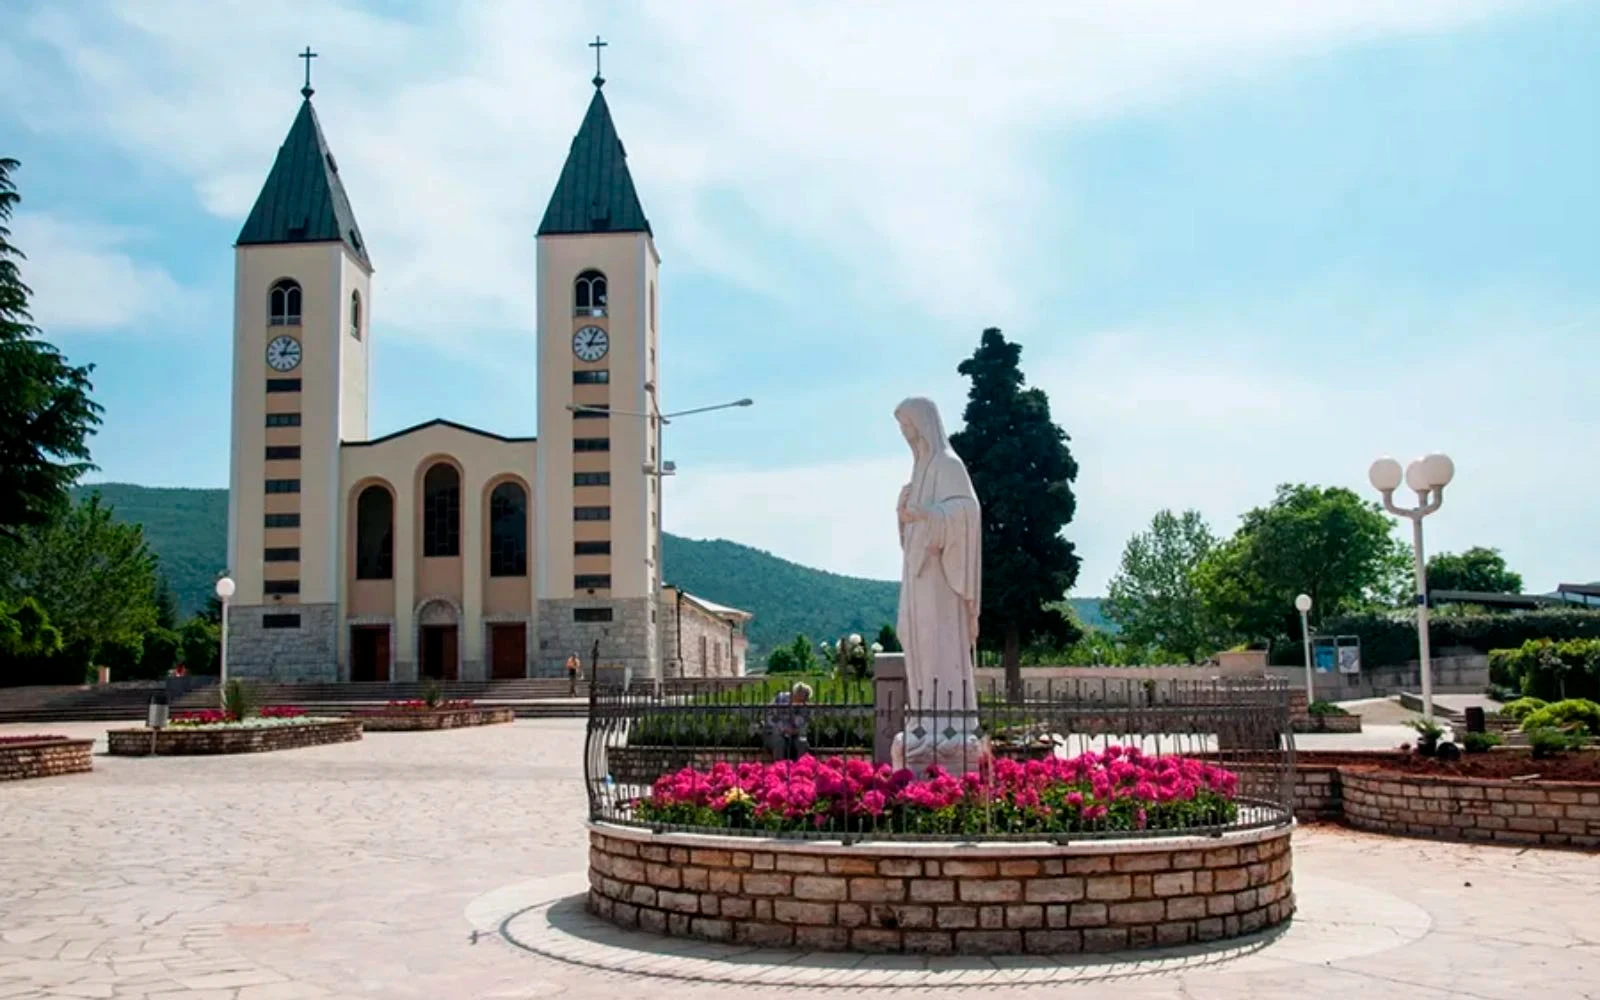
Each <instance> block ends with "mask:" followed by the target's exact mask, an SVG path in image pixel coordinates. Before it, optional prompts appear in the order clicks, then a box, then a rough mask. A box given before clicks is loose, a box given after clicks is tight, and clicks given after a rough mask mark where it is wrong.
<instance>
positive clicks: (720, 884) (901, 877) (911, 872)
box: [589, 824, 1294, 954]
mask: <svg viewBox="0 0 1600 1000" xmlns="http://www.w3.org/2000/svg"><path fill="white" fill-rule="evenodd" d="M1289 834H1290V831H1289V830H1288V829H1287V828H1280V829H1275V830H1267V831H1252V832H1249V833H1242V834H1232V835H1228V836H1225V837H1221V838H1187V837H1183V838H1170V839H1160V840H1148V841H1121V842H1118V843H1114V844H1113V843H1084V844H1074V845H1067V846H1054V845H1046V844H985V845H973V844H961V845H957V844H927V843H871V844H862V845H852V846H845V845H842V844H838V843H818V842H806V841H783V840H766V839H753V838H745V837H714V836H700V835H686V834H663V835H655V834H651V833H649V832H648V831H644V830H638V829H632V828H627V827H619V826H611V825H607V824H592V825H591V829H590V837H589V845H590V846H589V865H590V868H589V884H590V890H589V908H590V910H591V911H592V912H594V913H595V914H596V915H598V916H600V917H601V918H603V919H606V920H609V921H611V922H613V923H616V924H618V925H620V926H623V927H630V928H633V927H637V928H641V929H643V930H648V931H653V932H656V933H660V934H666V935H669V936H673V937H693V938H701V939H705V940H710V941H731V942H735V943H739V944H747V945H752V946H756V947H773V948H801V949H806V950H822V951H870V952H906V953H921V954H1024V953H1033V954H1073V953H1078V952H1106V951H1123V950H1127V949H1135V948H1150V947H1159V946H1167V945H1181V944H1186V943H1190V942H1197V941H1217V940H1222V939H1225V938H1232V937H1238V936H1240V935H1244V934H1250V933H1253V932H1255V931H1259V930H1263V929H1265V928H1267V927H1272V926H1275V925H1277V924H1280V923H1283V922H1284V921H1286V920H1288V919H1289V918H1290V917H1291V916H1292V915H1293V913H1294V895H1293V891H1292V874H1291V860H1290V848H1289Z"/></svg>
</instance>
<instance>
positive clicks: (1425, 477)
mask: <svg viewBox="0 0 1600 1000" xmlns="http://www.w3.org/2000/svg"><path fill="white" fill-rule="evenodd" d="M1455 474H1456V466H1455V463H1454V462H1452V461H1450V456H1448V455H1444V454H1440V453H1439V452H1434V453H1433V454H1431V455H1428V456H1426V457H1424V458H1419V459H1415V460H1414V461H1412V463H1411V464H1410V465H1408V466H1406V469H1405V474H1404V480H1405V484H1406V485H1407V486H1409V487H1411V489H1412V491H1413V492H1414V493H1416V495H1417V505H1416V506H1415V507H1400V506H1398V505H1396V504H1395V502H1394V491H1395V490H1397V489H1399V488H1400V482H1401V478H1402V476H1401V472H1400V463H1399V462H1396V461H1395V460H1394V459H1392V458H1389V457H1387V456H1385V457H1383V458H1380V459H1378V460H1377V461H1376V462H1373V463H1372V468H1371V469H1369V470H1367V479H1369V480H1370V481H1371V482H1372V486H1373V488H1374V489H1376V490H1377V491H1378V492H1379V493H1381V494H1383V509H1384V510H1387V511H1388V512H1389V513H1391V514H1394V515H1396V516H1397V517H1408V518H1410V519H1411V550H1412V553H1411V554H1412V557H1413V559H1414V561H1415V564H1416V565H1415V570H1416V577H1417V593H1416V597H1415V598H1413V599H1414V600H1415V601H1416V603H1417V659H1418V664H1419V666H1420V667H1421V668H1422V715H1423V717H1424V718H1426V719H1429V720H1431V719H1432V718H1433V663H1432V659H1431V657H1430V651H1429V649H1428V570H1427V563H1426V560H1425V559H1424V558H1423V549H1422V519H1423V518H1425V517H1427V516H1428V515H1429V514H1432V513H1433V512H1434V511H1436V510H1438V509H1439V505H1440V504H1442V503H1444V488H1445V487H1446V486H1449V485H1450V480H1452V479H1454V478H1455Z"/></svg>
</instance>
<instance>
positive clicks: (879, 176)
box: [0, 0, 1513, 349]
mask: <svg viewBox="0 0 1600 1000" xmlns="http://www.w3.org/2000/svg"><path fill="white" fill-rule="evenodd" d="M1509 6H1513V4H1512V2H1511V0H1419V2H1412V3H1408V4H1393V3H1390V2H1388V0H1352V2H1345V3H1339V4H1328V3H1321V2H1298V3H1289V4H1285V3H1282V2H1281V0H1231V2H1224V3H1211V4H1195V3H1191V2H1188V0H1146V2H1127V0H1098V2H1093V3H1077V4H1071V5H1064V4H1058V3H1048V2H1020V0H1019V2H1011V3H992V4H988V5H985V6H984V7H983V8H982V9H981V10H980V9H979V8H978V7H975V6H973V5H971V4H967V3H964V2H955V0H949V2H943V3H915V4H912V3H909V2H900V3H885V4H869V5H862V4H847V3H833V4H822V5H815V4H808V5H804V6H801V7H792V6H784V5H776V4H749V3H738V2H733V0H703V2H698V3H694V4H684V3H679V2H675V0H674V2H666V0H662V2H645V3H639V4H634V5H628V6H626V7H624V8H623V10H622V11H621V13H625V14H626V17H622V16H618V14H619V12H618V11H616V10H615V9H613V8H610V7H605V8H599V9H593V10H584V9H581V8H577V7H575V6H573V5H565V4H563V5H551V4H538V5H533V4H526V3H522V2H519V0H493V2H489V0H485V2H482V3H478V4H474V5H471V6H470V7H466V8H461V11H462V12H461V13H460V14H459V16H458V17H456V18H455V19H454V20H442V21H441V20H431V19H413V20H407V19H406V18H404V17H400V16H385V15H384V14H380V13H374V12H372V11H368V10H363V9H361V8H360V7H358V6H355V5H353V4H351V3H347V2H341V0H302V2H298V3H278V4H255V3H249V4H246V3H234V4H224V3H215V2H201V0H187V2H178V0H174V2H169V3H162V4H157V3H154V2H152V0H139V2H134V0H113V2H110V3H107V4H103V5H96V6H93V7H88V6H82V7H79V6H74V7H62V6H59V5H52V6H47V7H45V8H43V9H42V10H41V11H40V12H39V13H38V14H37V15H36V16H35V17H33V18H32V19H31V21H30V22H29V23H28V24H27V25H26V26H25V27H24V28H23V29H22V30H21V31H19V32H18V33H17V35H16V37H17V38H18V39H26V40H27V41H28V42H30V43H32V45H31V47H30V48H29V49H26V50H22V49H20V48H19V49H18V50H16V51H11V52H3V53H0V54H3V56H4V58H0V69H3V70H4V71H5V72H6V73H7V74H13V75H16V76H21V75H22V74H24V73H26V74H28V75H29V76H30V77H32V78H34V79H43V80H49V81H50V84H49V85H47V86H28V87H23V86H20V85H19V84H18V83H15V82H13V85H12V86H10V87H8V88H7V90H8V92H9V93H12V94H15V95H21V96H20V99H19V103H18V108H19V113H20V114H21V116H22V118H23V120H24V121H25V122H28V123H29V124H31V125H32V126H33V127H35V128H38V129H40V130H47V131H55V132H66V133H77V134H81V133H84V132H90V133H95V134H98V135H103V136H105V137H107V138H109V139H110V140H111V141H113V142H115V143H118V144H120V145H121V146H122V147H123V148H124V149H125V150H127V152H128V153H129V155H130V157H134V158H137V159H138V160H139V161H140V162H153V163H155V164H158V165H159V166H161V167H163V168H165V169H171V170H176V171H178V172H180V173H181V174H182V175H184V176H186V177H188V178H189V179H190V181H191V182H192V184H193V185H194V187H195V190H196V191H197V193H198V196H199V198H200V200H201V201H202V202H203V204H204V205H205V206H206V207H207V208H208V209H209V210H210V211H212V212H214V213H216V214H217V215H219V216H222V217H225V218H228V219H230V220H237V219H240V218H242V217H243V215H244V214H245V212H246V211H247V210H248V207H249V202H250V200H251V198H253V196H254V194H255V192H256V190H258V188H259V185H260V183H261V181H262V179H263V178H264V177H265V174H266V170H267V167H268V166H269V165H270V163H271V159H272V155H273V152H274V150H275V149H276V146H277V144H278V142H279V141H280V140H281V138H282V135H283V134H284V132H285V131H286V130H287V127H288V123H289V120H290V117H291V115H292V113H293V102H294V99H295V98H294V94H293V87H292V85H293V83H294V80H295V77H294V64H293V63H292V62H290V61H289V57H288V53H290V52H293V51H295V50H296V49H298V48H299V46H301V45H302V44H304V42H305V40H306V36H307V34H308V33H309V34H313V35H315V36H316V37H318V38H320V39H322V40H323V42H322V44H321V45H320V46H318V48H319V50H320V51H321V52H322V58H321V59H320V60H319V61H318V63H317V65H316V67H315V71H316V72H315V76H316V82H317V84H318V90H319V97H318V106H319V110H320V112H321V114H322V117H323V120H324V123H325V125H326V127H327V129H328V132H329V135H330V141H331V142H332V144H333V146H334V149H335V150H336V152H337V153H338V155H339V157H340V161H341V166H342V171H343V173H344V176H345V178H346V181H347V183H348V185H349V186H350V188H351V193H352V199H353V201H354V203H355V206H356V210H357V213H358V217H359V218H360V219H361V221H362V226H363V228H364V230H365V231H366V233H367V236H368V242H369V245H370V246H372V248H373V253H374V255H375V258H376V262H377V265H378V267H379V270H380V281H381V282H382V284H383V288H384V301H385V303H386V309H387V310H388V311H387V321H388V322H393V323H394V324H395V325H396V326H397V327H398V328H399V329H400V330H401V331H402V332H403V333H404V334H406V335H409V336H424V337H432V338H434V339H443V338H445V337H454V336H456V335H458V333H459V331H460V330H461V329H462V328H463V327H469V328H473V329H475V330H481V331H484V332H487V333H489V334H491V335H492V334H494V333H497V332H498V333H499V334H500V335H501V336H509V335H510V333H511V331H513V330H518V329H526V328H527V327H528V326H529V325H530V324H531V317H532V306H533V290H532V287H531V282H530V281H529V279H528V276H529V275H530V274H531V263H532V253H533V242H532V238H531V237H532V231H533V229H534V228H535V226H536V225H537V220H538V218H539V214H540V213H541V211H542V208H543V205H544V201H545V199H546V198H547V197H548V194H549V191H550V189H551V188H552V187H553V184H554V180H555V174H556V171H557V170H558V169H559V164H560V162H561V159H562V158H563V156H564V154H565V151H566V147H567V143H568V141H569V139H570V137H571V135H572V132H573V130H574V129H575V128H576V126H577V123H578V121H579V118H580V116H581V113H582V107H583V103H584V101H586V100H587V95H586V90H587V85H586V83H585V81H586V80H587V78H588V76H589V74H590V72H591V71H590V69H589V68H588V63H587V58H588V56H589V53H588V52H587V51H586V50H584V49H582V47H581V46H580V45H578V44H577V42H578V40H579V39H581V38H583V37H585V35H586V33H588V32H590V31H592V30H593V28H594V27H595V26H596V25H601V26H608V27H612V28H614V29H615V34H614V37H613V38H612V47H611V48H609V49H608V55H609V57H610V58H609V65H610V67H611V68H610V69H609V70H608V71H607V72H608V75H609V76H610V77H611V78H612V81H613V82H612V84H611V85H610V88H609V91H608V93H609V95H610V98H611V101H612V104H613V109H614V111H615V113H616V115H617V117H618V119H619V127H620V129H621V131H622V134H623V136H624V139H625V141H626V143H627V146H628V150H629V153H630V159H631V160H632V162H633V163H634V165H635V172H636V179H637V180H638V182H639V184H640V186H641V187H642V189H643V194H644V197H645V199H646V203H647V208H648V209H649V210H650V211H651V212H652V213H654V221H655V223H656V228H657V231H658V233H659V234H660V235H661V240H662V243H663V244H664V248H665V251H666V252H667V254H668V255H669V257H672V258H673V259H674V264H675V265H676V264H677V263H678V262H679V261H682V262H683V263H684V264H687V265H688V267H689V268H697V269H701V270H706V271H710V272H712V273H716V274H718V275H719V276H722V277H724V278H729V279H732V280H734V281H737V282H741V283H744V284H747V285H750V286H752V287H753V288H755V289H757V290H761V291H765V292H769V293H771V292H773V291H775V290H776V289H779V288H782V287H784V283H782V282H780V281H778V280H777V278H776V277H775V276H776V275H778V274H780V273H783V271H784V268H785V265H786V261H784V260H774V259H772V257H771V252H772V251H771V250H770V249H769V248H768V243H767V241H766V240H764V239H763V236H769V235H773V234H777V235H781V236H783V237H785V238H786V240H787V241H789V242H790V245H791V247H792V245H794V244H795V243H796V242H797V243H798V245H800V246H804V247H806V248H808V249H810V250H813V251H815V252H818V253H820V254H823V255H825V256H826V257H827V258H829V259H832V260H834V261H835V262H836V263H838V264H839V265H841V266H843V267H844V268H846V269H848V270H849V271H851V272H853V273H859V274H871V275H872V276H873V280H874V281H875V282H883V283H884V285H885V286H886V288H887V289H888V292H889V294H891V295H892V296H894V297H896V298H898V299H899V300H900V301H902V302H904V303H908V304H911V305H913V306H914V307H915V308H917V309H920V310H923V311H925V312H927V313H929V314H931V315H932V316H934V317H937V318H939V319H942V320H949V321H953V322H959V323H962V324H964V325H971V324H972V323H975V322H977V321H978V319H979V318H981V317H983V316H986V315H992V314H993V310H995V309H996V308H997V307H1000V306H1004V305H1006V304H1007V303H1009V302H1010V301H1012V297H1011V295H1010V294H1009V292H1010V290H1011V289H1012V288H1014V287H1016V285H1017V284H1018V283H1021V282H1026V281H1030V280H1034V279H1037V278H1040V277H1045V276H1044V275H1034V274H1030V273H1028V272H1029V268H1030V267H1034V266H1036V265H1030V264H1028V263H1027V262H1028V261H1044V260H1052V258H1051V257H1050V255H1049V254H1040V253H1037V252H1035V251H1038V250H1040V249H1041V248H1045V247H1047V243H1048V241H1049V240H1050V239H1051V238H1053V237H1052V234H1046V233H1040V232H1038V231H1036V226H1037V222H1036V220H1037V219H1038V218H1039V216H1040V212H1039V211H1038V208H1039V206H1040V205H1041V204H1042V203H1043V202H1045V201H1046V200H1047V199H1048V198H1049V197H1050V192H1049V190H1048V188H1047V184H1046V183H1045V172H1046V170H1047V169H1048V166H1049V165H1048V164H1046V163H1042V162H1040V159H1039V157H1038V156H1037V155H1036V153H1035V151H1034V149H1033V146H1034V144H1036V143H1038V142H1040V141H1041V140H1042V139H1047V138H1048V137H1049V136H1050V135H1051V134H1052V133H1053V132H1055V131H1058V130H1059V129H1061V128H1063V127H1065V126H1067V125H1069V124H1071V123H1072V122H1074V121H1081V120H1085V119H1093V118H1099V117H1104V116H1108V115H1113V114H1116V113H1119V112H1124V111H1126V110H1128V109H1130V108H1134V107H1138V106H1141V105H1145V104H1148V103H1151V102H1158V101H1161V100H1164V99H1168V98H1170V97H1173V96H1175V95H1178V94H1181V93H1183V92H1185V91H1189V90H1192V89H1194V88H1196V87H1202V86H1206V85H1208V84H1210V83H1213V82H1216V81H1219V80H1225V79H1233V78H1237V77H1239V76H1241V75H1244V74H1248V73H1252V72H1259V71H1261V70H1263V69H1266V68H1270V67H1272V66H1275V65H1279V64H1281V63H1283V62H1285V61H1287V60H1290V59H1294V58H1296V57H1299V56H1303V55H1306V54H1308V53H1312V52H1316V51H1319V50H1324V49H1327V48H1330V47H1333V46H1337V45H1341V44H1345V43H1348V42H1351V41H1355V40H1362V39H1366V38H1371V37H1376V36H1387V35H1396V34H1405V33H1416V32H1427V31H1434V30H1441V29H1445V28H1449V27H1452V26H1455V25H1458V24H1461V23H1463V22H1466V21H1470V20H1472V19H1476V18H1481V17H1484V16H1486V15H1489V14H1492V13H1494V12H1496V11H1498V10H1500V9H1503V8H1505V7H1509ZM444 10H445V11H449V10H451V8H444ZM41 43H42V45H41ZM5 44H6V43H0V49H3V46H4V45H5ZM12 44H16V43H15V42H13V43H12ZM42 53H49V54H48V55H44V54H42ZM441 53H442V55H441ZM63 70H64V71H63ZM1058 265H1059V261H1053V263H1051V264H1050V265H1049V266H1058ZM1037 266H1038V267H1040V268H1043V267H1045V266H1046V265H1045V264H1043V263H1040V264H1038V265H1037ZM679 273H682V272H679ZM794 280H795V279H793V278H791V280H790V283H789V287H788V288H787V289H786V291H785V294H788V295H795V294H800V292H799V290H798V289H796V288H794V287H793V281H794ZM845 293H846V294H847V295H849V294H852V293H853V294H858V295H860V294H868V293H870V294H872V295H874V296H875V297H878V298H881V296H882V295H883V289H882V288H879V287H874V288H871V289H868V288H866V287H862V288H857V289H846V290H845ZM488 347H489V349H493V344H492V343H491V344H490V345H488Z"/></svg>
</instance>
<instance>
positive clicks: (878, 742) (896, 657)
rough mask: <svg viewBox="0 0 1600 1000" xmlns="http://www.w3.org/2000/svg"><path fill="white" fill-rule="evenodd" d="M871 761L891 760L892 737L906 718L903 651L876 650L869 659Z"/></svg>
mask: <svg viewBox="0 0 1600 1000" xmlns="http://www.w3.org/2000/svg"><path fill="white" fill-rule="evenodd" d="M872 704H873V713H872V716H873V723H872V762H873V763H874V764H888V763H890V761H891V760H892V751H891V748H892V747H893V745H894V738H895V737H896V736H899V735H900V731H901V729H902V727H903V726H904V725H905V718H906V654H904V653H879V654H878V655H877V656H875V657H873V659H872Z"/></svg>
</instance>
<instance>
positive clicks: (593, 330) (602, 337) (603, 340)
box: [572, 326, 611, 362]
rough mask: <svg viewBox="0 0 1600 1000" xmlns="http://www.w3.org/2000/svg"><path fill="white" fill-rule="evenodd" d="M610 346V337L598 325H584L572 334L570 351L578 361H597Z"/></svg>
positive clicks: (604, 354)
mask: <svg viewBox="0 0 1600 1000" xmlns="http://www.w3.org/2000/svg"><path fill="white" fill-rule="evenodd" d="M610 347H611V338H609V337H607V336H606V332H605V331H604V330H602V329H600V328H599V327H598V326H586V327H584V328H583V329H581V330H579V331H578V332H577V333H575V334H573V335H572V353H573V354H576V355H577V356H578V360H579V361H588V362H595V361H599V360H600V359H601V358H603V357H605V356H606V351H607V350H609V349H610Z"/></svg>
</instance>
